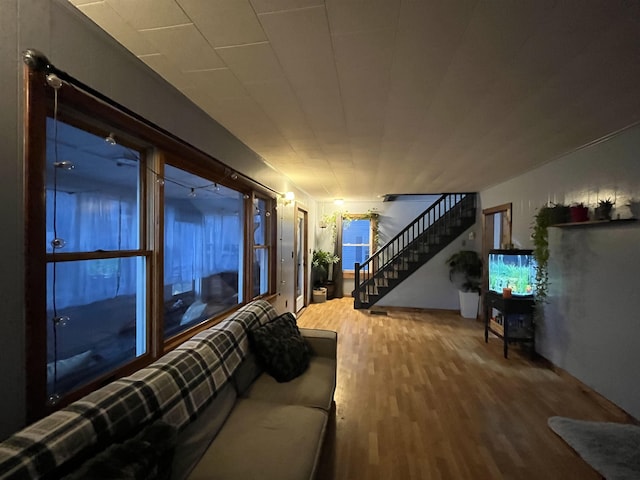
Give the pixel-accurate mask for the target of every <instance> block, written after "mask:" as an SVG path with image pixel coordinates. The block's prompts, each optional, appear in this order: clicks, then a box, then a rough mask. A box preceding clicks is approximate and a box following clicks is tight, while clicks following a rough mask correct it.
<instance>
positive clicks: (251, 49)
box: [216, 42, 286, 84]
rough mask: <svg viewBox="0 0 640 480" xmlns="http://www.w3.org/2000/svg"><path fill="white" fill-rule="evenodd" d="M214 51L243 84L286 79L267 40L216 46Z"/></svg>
mask: <svg viewBox="0 0 640 480" xmlns="http://www.w3.org/2000/svg"><path fill="white" fill-rule="evenodd" d="M216 53H217V54H218V56H219V57H220V58H221V59H222V60H223V61H224V63H225V65H226V66H227V67H229V69H230V70H232V71H233V73H234V74H235V75H236V77H238V80H240V81H241V82H242V83H244V84H247V83H264V82H272V81H280V82H283V81H286V77H285V74H284V72H283V71H282V67H281V66H280V62H279V61H278V58H277V57H276V55H275V53H274V51H273V49H272V48H271V44H270V43H269V42H262V43H253V44H250V45H241V46H235V47H223V48H216Z"/></svg>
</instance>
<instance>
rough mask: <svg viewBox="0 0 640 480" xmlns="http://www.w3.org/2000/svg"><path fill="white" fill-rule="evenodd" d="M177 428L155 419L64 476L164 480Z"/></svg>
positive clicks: (69, 479) (72, 478)
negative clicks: (138, 431) (140, 430)
mask: <svg viewBox="0 0 640 480" xmlns="http://www.w3.org/2000/svg"><path fill="white" fill-rule="evenodd" d="M176 432H177V429H176V428H175V427H174V426H172V425H169V424H168V423H166V422H164V421H162V420H158V421H156V422H155V423H152V424H151V425H149V426H148V427H146V428H145V429H143V430H142V432H141V433H140V434H138V435H137V436H136V437H134V438H131V439H129V440H127V441H125V442H123V443H115V444H113V445H111V446H110V447H109V448H107V449H106V450H104V451H103V452H101V453H99V454H98V455H96V456H95V457H93V458H91V459H89V460H87V461H86V462H84V463H83V464H82V465H81V466H80V467H79V468H78V469H77V470H75V471H74V473H73V474H71V475H68V476H66V477H64V478H65V480H81V479H82V480H84V479H87V478H91V479H95V480H101V479H105V480H106V479H109V480H113V479H119V480H164V479H168V478H169V476H170V474H171V461H172V459H173V453H174V446H175V439H176Z"/></svg>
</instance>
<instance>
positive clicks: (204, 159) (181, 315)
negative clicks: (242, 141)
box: [25, 72, 275, 420]
mask: <svg viewBox="0 0 640 480" xmlns="http://www.w3.org/2000/svg"><path fill="white" fill-rule="evenodd" d="M27 91H28V101H27V102H26V103H25V105H26V107H27V109H28V111H27V119H28V122H27V136H28V138H27V145H26V157H27V165H26V181H27V188H26V191H27V196H26V199H25V200H26V206H27V207H26V208H27V211H26V218H27V222H26V235H27V244H26V255H25V261H26V272H27V275H26V286H25V291H26V292H27V302H26V316H27V329H26V331H27V350H28V352H29V354H28V355H27V357H26V361H27V365H26V368H27V379H28V380H27V404H28V405H27V410H28V416H29V420H35V419H37V418H39V417H41V416H43V415H45V414H47V413H49V412H51V411H52V410H55V409H57V408H60V407H62V406H64V405H66V404H68V403H70V402H71V401H73V400H75V399H77V398H80V397H81V396H83V395H85V394H86V393H88V392H89V391H91V390H93V389H96V388H98V387H100V386H101V385H103V384H105V383H107V382H109V381H111V380H112V379H114V378H117V377H119V376H122V375H126V374H128V373H131V372H133V371H135V370H136V369H138V368H141V367H143V366H144V365H147V364H148V363H150V362H152V361H153V360H155V359H156V358H158V357H159V356H161V355H162V354H164V353H165V352H167V351H168V350H170V349H171V348H173V347H175V346H176V345H178V344H179V343H181V342H182V341H184V340H185V339H187V338H189V337H190V336H191V335H193V334H194V333H196V332H198V331H199V330H202V329H204V328H207V327H208V326H210V325H211V324H212V323H213V322H215V321H219V320H220V319H221V318H223V317H224V315H225V313H226V312H229V311H230V310H232V309H234V308H237V307H238V305H240V304H243V303H246V302H247V301H249V300H251V299H253V298H255V297H258V296H260V297H264V296H267V295H272V294H274V288H275V287H274V286H275V281H274V275H275V269H274V268H273V261H274V258H273V255H272V246H273V244H274V242H275V223H272V219H271V214H272V213H273V212H272V208H273V205H274V204H275V202H274V197H275V192H271V191H269V190H268V189H266V188H264V187H262V186H260V185H258V184H256V183H254V182H252V181H251V180H250V179H247V178H244V177H242V175H239V174H238V173H237V172H234V171H233V170H231V169H230V168H229V167H228V166H225V165H223V164H221V163H220V162H218V161H216V160H215V159H213V158H211V157H208V156H206V155H204V154H203V153H202V152H200V151H197V150H195V149H193V148H192V147H190V146H188V145H186V144H184V143H182V142H181V141H179V140H177V139H176V138H175V137H173V136H171V135H168V134H165V133H162V132H160V131H159V130H158V129H156V128H154V127H153V126H150V125H149V124H147V123H145V122H144V121H142V120H140V119H139V118H136V119H134V118H132V117H131V116H128V115H126V114H125V113H123V112H121V111H120V110H118V109H117V108H114V107H112V106H110V105H108V102H102V101H97V100H96V99H95V98H94V97H93V96H90V95H86V94H84V93H82V92H81V91H80V90H79V89H76V88H74V87H70V86H68V85H67V84H64V85H63V86H62V87H61V89H60V91H59V92H58V91H54V90H53V89H52V88H50V87H48V86H47V83H46V82H45V80H44V78H43V74H41V73H38V72H30V74H29V83H28V85H27Z"/></svg>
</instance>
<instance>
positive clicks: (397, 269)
mask: <svg viewBox="0 0 640 480" xmlns="http://www.w3.org/2000/svg"><path fill="white" fill-rule="evenodd" d="M443 198H444V197H443ZM449 198H451V197H449ZM475 198H476V196H475V195H466V196H464V197H458V200H457V203H456V204H455V205H454V206H452V207H451V208H449V210H448V211H447V212H446V213H445V214H444V215H442V216H441V217H440V218H438V219H436V220H435V221H433V220H432V223H431V225H430V226H429V227H428V228H427V230H425V231H423V232H422V233H420V234H418V235H417V236H416V237H415V238H413V239H412V240H411V242H410V243H409V244H408V245H405V248H404V251H400V252H398V250H397V248H398V245H396V247H394V248H391V249H389V250H387V252H388V253H381V254H380V255H379V257H378V259H377V261H376V265H378V266H382V268H380V269H378V270H370V271H369V274H368V275H366V280H364V281H363V282H362V283H361V284H360V285H359V286H356V290H355V291H354V295H357V297H356V298H357V299H358V300H359V301H357V300H356V301H354V306H355V308H370V307H371V306H373V305H374V304H375V303H376V302H377V301H378V300H379V299H380V298H382V297H383V296H384V295H386V294H387V293H388V292H390V291H391V290H393V289H394V288H395V287H396V286H397V285H398V284H400V283H401V282H402V281H404V280H405V279H406V278H407V277H409V276H410V275H412V274H413V272H415V271H416V269H417V268H419V267H420V266H421V265H423V264H424V263H426V262H428V261H429V260H430V259H431V258H433V256H434V255H436V254H437V253H438V252H440V251H441V250H442V249H443V248H444V247H445V246H446V245H449V244H450V243H451V242H452V241H453V240H454V239H456V238H458V237H459V236H460V235H461V234H462V233H463V232H464V231H465V230H466V229H467V228H469V227H470V226H471V225H473V224H474V223H475V219H476V207H475ZM431 218H433V217H431ZM423 225H424V224H423ZM409 231H412V230H407V232H409ZM404 240H405V241H406V240H407V236H405V238H404ZM394 257H395V258H394ZM387 262H389V263H387ZM370 265H371V267H370V268H373V264H370ZM358 289H361V291H360V292H359V293H358Z"/></svg>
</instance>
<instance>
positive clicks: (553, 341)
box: [481, 126, 640, 418]
mask: <svg viewBox="0 0 640 480" xmlns="http://www.w3.org/2000/svg"><path fill="white" fill-rule="evenodd" d="M639 151H640V126H636V127H633V128H629V129H628V130H626V131H624V132H621V133H619V134H617V135H615V136H612V137H611V138H609V139H606V140H604V141H602V142H600V143H596V144H593V145H591V146H589V147H586V148H583V149H581V150H579V151H576V152H574V153H571V154H569V155H566V156H564V157H563V158H560V159H558V160H556V161H553V162H551V163H548V164H546V165H544V166H542V167H540V168H538V169H536V170H533V171H531V172H529V173H527V174H525V175H522V176H519V177H517V178H514V179H512V180H510V181H508V182H505V183H502V184H500V185H496V186H495V187H493V188H490V189H487V190H485V191H483V192H481V203H482V207H483V208H487V207H491V206H494V205H499V204H502V203H507V202H513V241H514V244H515V245H516V246H517V247H524V248H531V246H532V244H531V240H530V224H531V222H532V219H533V216H534V214H535V212H536V209H537V208H538V207H539V206H541V205H543V204H545V203H546V202H547V201H553V202H562V203H565V204H570V203H572V202H584V203H585V204H588V205H589V206H590V207H591V208H593V207H594V206H595V204H596V203H597V200H598V199H602V198H607V197H611V198H612V199H615V200H616V209H615V210H614V212H613V214H614V218H615V217H617V215H620V218H626V217H629V216H630V212H629V210H628V208H627V207H626V206H625V203H626V202H627V201H628V200H629V198H630V197H635V198H640V162H639V161H638V152H639ZM638 223H640V222H638ZM638 223H634V224H625V225H620V226H613V227H591V228H580V229H561V228H551V229H550V231H549V245H550V262H549V274H550V285H549V303H548V304H547V305H546V307H545V310H544V318H543V320H542V321H541V322H539V323H538V325H537V334H536V349H537V351H538V352H539V353H540V354H541V355H543V356H544V357H546V358H547V359H549V360H550V361H551V362H553V363H554V364H556V365H558V366H559V367H561V368H563V369H565V370H567V371H568V372H569V373H570V374H572V375H573V376H575V377H576V378H578V379H579V380H581V381H582V382H583V383H585V384H587V385H589V386H590V387H591V388H593V389H594V390H596V391H598V392H599V393H601V394H602V395H604V396H605V397H607V398H608V399H610V400H611V401H613V402H614V403H616V404H617V405H618V406H620V407H621V408H623V409H625V410H626V411H627V412H629V413H630V414H631V415H633V416H635V417H636V418H640V384H639V383H638V381H637V380H638V374H637V366H638V365H640V349H639V348H638V344H637V343H638V339H639V338H640V322H639V321H638V318H639V316H638V312H639V311H640V295H638V272H639V271H640V249H639V245H640V225H639V224H638Z"/></svg>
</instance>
